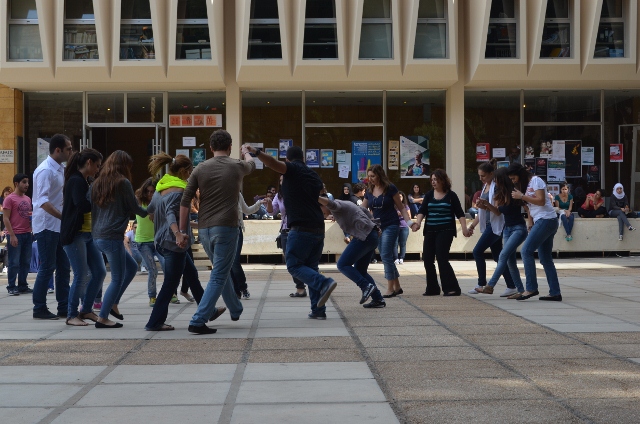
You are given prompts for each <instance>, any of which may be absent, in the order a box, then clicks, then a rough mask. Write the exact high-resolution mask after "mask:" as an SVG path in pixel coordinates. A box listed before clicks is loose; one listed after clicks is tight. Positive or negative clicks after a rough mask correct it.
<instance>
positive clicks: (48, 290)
mask: <svg viewBox="0 0 640 424" xmlns="http://www.w3.org/2000/svg"><path fill="white" fill-rule="evenodd" d="M52 293H55V291H54V290H53V289H47V294H52Z"/></svg>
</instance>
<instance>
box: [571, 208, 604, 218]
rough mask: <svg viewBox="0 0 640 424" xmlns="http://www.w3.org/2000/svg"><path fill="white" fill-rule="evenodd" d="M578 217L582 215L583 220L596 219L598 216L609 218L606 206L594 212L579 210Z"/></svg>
mask: <svg viewBox="0 0 640 424" xmlns="http://www.w3.org/2000/svg"><path fill="white" fill-rule="evenodd" d="M578 215H580V216H581V217H582V218H595V217H596V215H604V216H607V210H606V209H605V208H604V206H600V207H599V208H598V209H596V210H594V211H592V210H585V209H582V208H578Z"/></svg>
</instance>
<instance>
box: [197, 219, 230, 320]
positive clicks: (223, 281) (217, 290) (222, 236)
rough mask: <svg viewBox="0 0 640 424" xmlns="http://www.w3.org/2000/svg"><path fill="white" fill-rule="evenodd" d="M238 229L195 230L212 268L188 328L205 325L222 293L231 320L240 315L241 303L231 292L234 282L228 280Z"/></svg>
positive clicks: (211, 228) (220, 227)
mask: <svg viewBox="0 0 640 424" xmlns="http://www.w3.org/2000/svg"><path fill="white" fill-rule="evenodd" d="M239 230H240V229H239V228H238V227H224V226H220V225H218V226H214V227H208V228H200V229H199V230H198V236H199V237H200V242H201V243H202V246H203V247H204V250H205V252H207V256H208V257H209V260H210V261H211V264H212V265H213V269H212V270H211V275H210V276H209V282H208V283H207V287H206V288H205V290H204V294H203V296H202V301H201V302H200V304H199V305H198V309H197V310H196V313H195V314H194V315H193V317H192V318H191V322H190V323H189V325H194V326H196V327H202V326H203V325H205V324H206V323H207V321H209V318H211V316H212V315H213V314H214V312H215V311H216V302H217V301H218V299H219V298H220V295H221V294H222V299H223V300H224V303H225V304H226V305H227V308H229V314H230V315H231V317H232V318H239V317H240V315H241V314H242V303H241V302H240V300H239V299H238V296H237V295H236V293H235V291H234V290H233V281H231V275H230V271H231V265H232V264H233V259H234V257H235V254H236V246H237V244H238V231H239Z"/></svg>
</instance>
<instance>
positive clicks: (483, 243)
mask: <svg viewBox="0 0 640 424" xmlns="http://www.w3.org/2000/svg"><path fill="white" fill-rule="evenodd" d="M488 248H489V249H491V256H493V260H494V261H496V262H498V258H499V257H500V252H501V251H502V237H501V236H500V235H496V234H494V233H493V230H492V228H491V224H490V223H487V227H486V228H485V229H484V231H483V232H482V234H481V235H480V238H479V239H478V242H477V243H476V247H474V248H473V257H474V258H475V260H476V269H477V270H478V285H479V286H485V285H486V284H487V263H486V262H485V260H484V252H485V251H486V250H487V249H488ZM502 276H503V277H504V281H505V282H506V283H507V287H508V288H510V289H512V288H515V285H514V284H513V279H512V278H511V274H510V273H509V272H508V271H507V270H506V269H504V271H503V273H502Z"/></svg>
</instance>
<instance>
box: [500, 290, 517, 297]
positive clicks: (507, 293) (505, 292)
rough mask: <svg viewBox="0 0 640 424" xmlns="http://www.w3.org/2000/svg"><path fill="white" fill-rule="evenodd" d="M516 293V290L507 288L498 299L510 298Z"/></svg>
mask: <svg viewBox="0 0 640 424" xmlns="http://www.w3.org/2000/svg"><path fill="white" fill-rule="evenodd" d="M516 293H518V290H517V289H510V288H507V289H506V290H505V291H504V292H503V293H502V294H501V295H500V297H507V296H511V295H512V294H516Z"/></svg>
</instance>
